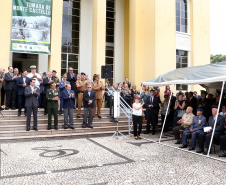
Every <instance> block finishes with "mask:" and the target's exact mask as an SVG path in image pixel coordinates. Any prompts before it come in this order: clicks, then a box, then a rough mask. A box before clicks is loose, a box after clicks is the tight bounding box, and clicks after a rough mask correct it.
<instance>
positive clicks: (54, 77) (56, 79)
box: [52, 70, 60, 86]
mask: <svg viewBox="0 0 226 185" xmlns="http://www.w3.org/2000/svg"><path fill="white" fill-rule="evenodd" d="M56 73H57V72H56V70H52V79H53V81H54V83H56V85H57V86H59V85H60V80H59V78H58V77H57V76H56Z"/></svg>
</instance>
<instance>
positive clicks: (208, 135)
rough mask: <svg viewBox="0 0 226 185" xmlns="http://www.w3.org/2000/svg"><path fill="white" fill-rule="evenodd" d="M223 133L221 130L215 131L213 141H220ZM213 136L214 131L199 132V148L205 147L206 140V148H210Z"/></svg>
mask: <svg viewBox="0 0 226 185" xmlns="http://www.w3.org/2000/svg"><path fill="white" fill-rule="evenodd" d="M221 135H222V134H221V133H219V132H214V135H213V141H219V140H220V137H221ZM211 137H212V132H211V133H206V132H203V133H201V134H199V148H200V149H204V142H205V141H206V148H209V145H210V140H211Z"/></svg>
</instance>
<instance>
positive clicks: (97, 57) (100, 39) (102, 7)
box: [91, 0, 106, 79]
mask: <svg viewBox="0 0 226 185" xmlns="http://www.w3.org/2000/svg"><path fill="white" fill-rule="evenodd" d="M92 41H93V43H92V75H93V74H95V73H96V74H101V66H102V65H105V47H106V0H93V39H92ZM91 79H92V78H91Z"/></svg>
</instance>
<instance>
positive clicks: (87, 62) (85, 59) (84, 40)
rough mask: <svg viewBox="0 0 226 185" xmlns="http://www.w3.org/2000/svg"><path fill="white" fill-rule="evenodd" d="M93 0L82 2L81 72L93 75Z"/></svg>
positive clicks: (83, 0)
mask: <svg viewBox="0 0 226 185" xmlns="http://www.w3.org/2000/svg"><path fill="white" fill-rule="evenodd" d="M92 32H93V0H81V2H80V31H79V33H80V39H79V40H80V42H79V45H80V46H79V49H80V52H79V57H80V58H79V65H78V67H79V69H78V71H79V72H85V73H86V74H88V75H89V76H90V77H91V75H92Z"/></svg>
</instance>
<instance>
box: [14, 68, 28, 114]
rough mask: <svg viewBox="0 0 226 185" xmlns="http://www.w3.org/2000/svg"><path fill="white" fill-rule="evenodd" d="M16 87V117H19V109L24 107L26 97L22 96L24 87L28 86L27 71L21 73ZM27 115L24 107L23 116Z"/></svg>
mask: <svg viewBox="0 0 226 185" xmlns="http://www.w3.org/2000/svg"><path fill="white" fill-rule="evenodd" d="M16 84H17V87H18V116H20V115H21V109H22V107H24V105H25V101H26V97H25V95H24V91H25V87H27V86H29V85H30V78H28V77H27V70H24V71H22V76H21V77H19V78H18V79H17V82H16ZM26 114H27V111H26V107H25V110H24V115H26Z"/></svg>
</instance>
